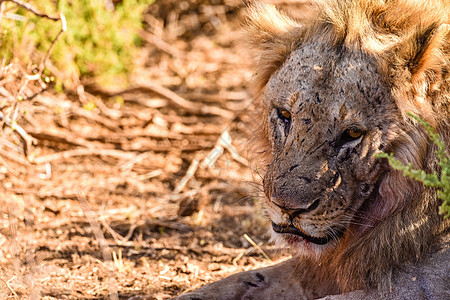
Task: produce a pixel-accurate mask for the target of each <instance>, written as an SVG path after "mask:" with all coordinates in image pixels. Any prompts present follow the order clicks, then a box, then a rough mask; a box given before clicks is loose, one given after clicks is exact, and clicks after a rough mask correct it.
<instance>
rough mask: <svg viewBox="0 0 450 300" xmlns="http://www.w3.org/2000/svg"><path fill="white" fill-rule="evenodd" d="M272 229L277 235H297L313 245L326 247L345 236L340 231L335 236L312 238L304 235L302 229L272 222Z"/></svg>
mask: <svg viewBox="0 0 450 300" xmlns="http://www.w3.org/2000/svg"><path fill="white" fill-rule="evenodd" d="M272 228H273V231H275V232H277V233H290V234H295V235H298V236H300V237H302V238H303V239H305V240H306V241H308V242H310V243H313V244H317V245H325V244H327V243H329V242H330V241H331V240H335V239H337V238H338V237H339V236H340V235H342V234H343V231H341V230H339V231H337V232H335V233H333V234H331V233H330V234H329V235H327V236H324V237H315V236H310V235H308V234H306V233H304V232H303V231H301V230H300V229H298V228H297V227H295V226H293V225H288V226H281V225H278V224H275V223H274V222H272Z"/></svg>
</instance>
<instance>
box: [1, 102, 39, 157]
mask: <svg viewBox="0 0 450 300" xmlns="http://www.w3.org/2000/svg"><path fill="white" fill-rule="evenodd" d="M0 120H2V121H3V122H5V124H6V125H8V126H9V127H11V129H12V130H14V131H15V132H17V133H18V134H19V135H20V137H21V138H22V139H23V141H24V149H23V150H24V153H25V155H28V150H29V149H30V148H31V145H33V144H35V143H36V142H37V140H36V139H35V138H33V137H32V136H30V135H29V134H28V133H27V132H26V131H25V129H23V128H22V127H20V126H19V125H18V124H17V123H15V122H14V123H13V122H12V121H11V119H10V118H9V117H8V116H6V115H5V114H3V113H2V112H1V111H0Z"/></svg>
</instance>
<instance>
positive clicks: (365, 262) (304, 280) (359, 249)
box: [178, 0, 450, 299]
mask: <svg viewBox="0 0 450 300" xmlns="http://www.w3.org/2000/svg"><path fill="white" fill-rule="evenodd" d="M317 5H318V9H317V12H316V14H315V15H314V17H313V18H312V19H311V20H309V21H307V22H303V23H302V24H299V23H297V22H296V21H295V20H292V19H291V18H289V17H288V16H286V15H285V14H284V13H282V12H280V11H278V10H277V9H276V8H275V7H274V6H270V5H262V4H252V6H251V7H250V8H249V9H248V22H247V23H248V29H249V32H250V36H251V44H252V47H253V48H252V49H255V52H254V53H257V54H258V56H257V57H258V58H257V63H256V73H255V75H254V78H253V79H252V82H251V89H252V92H253V95H254V99H255V100H254V104H255V117H254V118H253V119H252V120H253V122H255V124H254V125H255V126H254V130H253V134H254V136H256V138H254V139H253V140H252V144H253V145H256V151H255V152H257V153H258V156H259V158H258V162H259V165H260V168H261V169H262V170H263V174H264V175H263V182H262V185H263V189H264V194H265V210H266V212H267V215H268V217H269V219H270V221H271V224H272V226H271V227H272V228H271V230H272V232H273V236H274V239H275V240H276V241H277V242H278V243H281V244H284V245H287V246H288V247H289V248H290V249H291V250H292V252H293V258H292V259H290V260H287V261H285V262H282V263H279V264H276V265H274V266H272V267H268V268H263V269H259V270H253V271H248V272H242V273H238V274H235V275H233V276H230V277H228V278H225V279H223V280H221V281H218V282H215V283H212V284H210V285H207V286H204V287H202V288H200V289H198V290H196V291H193V292H190V293H187V294H185V295H182V296H180V297H179V298H178V299H317V298H324V297H325V298H324V299H450V290H449V283H450V275H449V274H450V267H449V261H450V260H449V258H450V251H449V250H448V249H449V241H450V238H449V219H445V218H444V217H443V216H442V215H440V214H439V209H438V208H439V205H440V201H439V199H438V197H437V191H436V190H435V189H431V188H427V187H425V186H423V185H422V184H421V183H420V182H417V181H414V180H412V179H408V178H406V177H404V176H403V175H402V173H401V172H399V171H396V170H394V169H393V168H392V167H390V165H389V164H388V162H387V161H386V160H385V159H379V158H376V157H375V154H377V153H381V152H387V153H393V154H394V156H395V157H396V158H397V159H398V160H400V161H401V162H402V163H404V164H407V163H410V164H411V165H412V166H413V167H414V168H416V169H423V170H425V171H426V172H428V173H431V172H439V166H438V163H437V158H436V155H435V151H436V146H435V145H434V144H433V143H432V142H430V138H429V136H428V134H427V132H426V131H425V130H424V128H423V127H422V126H421V125H420V124H418V123H417V122H416V121H415V120H413V119H412V118H411V117H409V115H408V113H412V114H414V115H417V116H419V117H420V118H422V119H424V120H425V121H427V122H428V123H430V124H432V126H433V127H434V128H435V129H436V131H437V132H438V133H439V134H440V136H441V138H442V139H443V141H444V143H445V144H446V150H447V152H448V149H449V144H450V25H449V23H450V22H449V21H450V20H449V18H450V17H449V16H450V8H449V6H450V5H449V3H448V2H447V1H446V0H442V1H425V0H423V1H417V0H416V1H413V0H359V1H350V0H326V1H320V2H319V3H318V4H317Z"/></svg>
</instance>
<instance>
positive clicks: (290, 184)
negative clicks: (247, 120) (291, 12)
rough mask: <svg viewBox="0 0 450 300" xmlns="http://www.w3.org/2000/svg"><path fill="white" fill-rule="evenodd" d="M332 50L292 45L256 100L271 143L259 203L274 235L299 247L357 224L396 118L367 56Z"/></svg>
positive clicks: (320, 243)
mask: <svg viewBox="0 0 450 300" xmlns="http://www.w3.org/2000/svg"><path fill="white" fill-rule="evenodd" d="M337 51H339V50H330V49H326V48H325V47H324V46H322V45H317V44H313V43H310V44H306V45H303V46H302V47H300V48H298V49H297V50H295V51H294V52H292V54H291V55H290V57H289V58H288V59H287V60H286V62H285V63H284V65H283V66H282V67H281V68H280V69H279V70H278V71H277V72H275V73H274V75H273V76H272V77H271V78H270V80H269V82H268V84H267V88H266V91H265V94H264V96H263V100H262V102H263V106H264V111H265V113H266V115H265V116H264V117H265V118H266V122H267V126H266V130H267V132H266V135H267V137H268V139H269V142H270V144H271V148H272V149H271V152H272V153H271V161H270V164H269V165H268V166H267V172H266V174H265V177H264V181H263V185H264V191H265V194H266V197H267V201H266V208H267V211H268V214H269V217H270V218H271V221H272V227H273V230H274V232H275V235H276V236H278V237H281V239H282V240H284V241H286V242H288V244H290V245H291V246H293V247H294V248H297V250H301V251H302V252H306V253H307V254H308V253H309V254H312V253H315V254H320V253H322V251H323V250H324V249H329V248H332V247H335V246H336V245H337V244H338V243H339V240H340V239H341V238H342V237H343V236H345V235H347V234H352V230H354V228H355V227H354V226H355V225H356V226H358V224H361V222H362V223H364V220H360V219H356V217H357V216H358V217H360V216H361V215H362V214H361V211H362V210H364V209H365V207H367V206H370V203H369V204H368V202H370V201H376V194H377V193H378V183H379V180H380V178H381V177H382V175H383V172H385V168H383V167H382V163H383V162H382V160H379V159H376V158H374V154H375V153H378V152H380V151H383V150H384V149H385V146H386V144H388V140H389V139H392V138H393V136H392V135H393V134H392V132H395V127H396V126H397V124H398V123H399V122H398V121H397V120H399V118H400V114H399V112H398V110H397V109H396V105H395V102H394V100H393V97H392V96H391V94H390V90H389V87H388V86H387V85H386V84H385V83H384V82H383V79H382V77H381V76H380V75H379V73H378V72H377V68H376V67H375V64H374V63H372V61H371V59H370V58H369V57H367V56H364V55H363V54H362V53H351V52H349V51H348V52H344V51H342V50H340V53H339V54H338V52H337ZM361 225H364V224H361ZM352 226H353V227H352Z"/></svg>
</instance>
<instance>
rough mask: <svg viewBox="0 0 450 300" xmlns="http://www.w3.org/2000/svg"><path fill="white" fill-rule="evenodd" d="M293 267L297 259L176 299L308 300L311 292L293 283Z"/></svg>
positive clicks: (242, 274)
mask: <svg viewBox="0 0 450 300" xmlns="http://www.w3.org/2000/svg"><path fill="white" fill-rule="evenodd" d="M297 264H298V260H296V259H290V260H287V261H285V262H282V263H279V264H276V265H274V266H271V267H267V268H263V269H258V270H253V271H247V272H241V273H238V274H235V275H232V276H230V277H227V278H225V279H222V280H220V281H217V282H214V283H211V284H209V285H206V286H203V287H201V288H199V289H198V290H195V291H192V292H190V293H187V294H184V295H181V296H179V297H178V298H176V299H178V300H188V299H189V300H195V299H197V300H211V299H220V300H232V299H258V300H262V299H299V300H301V299H311V298H312V296H311V293H310V292H308V291H305V290H304V289H303V288H302V287H301V286H300V284H299V282H298V281H297V280H296V278H298V274H297V275H295V270H296V265H297Z"/></svg>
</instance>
